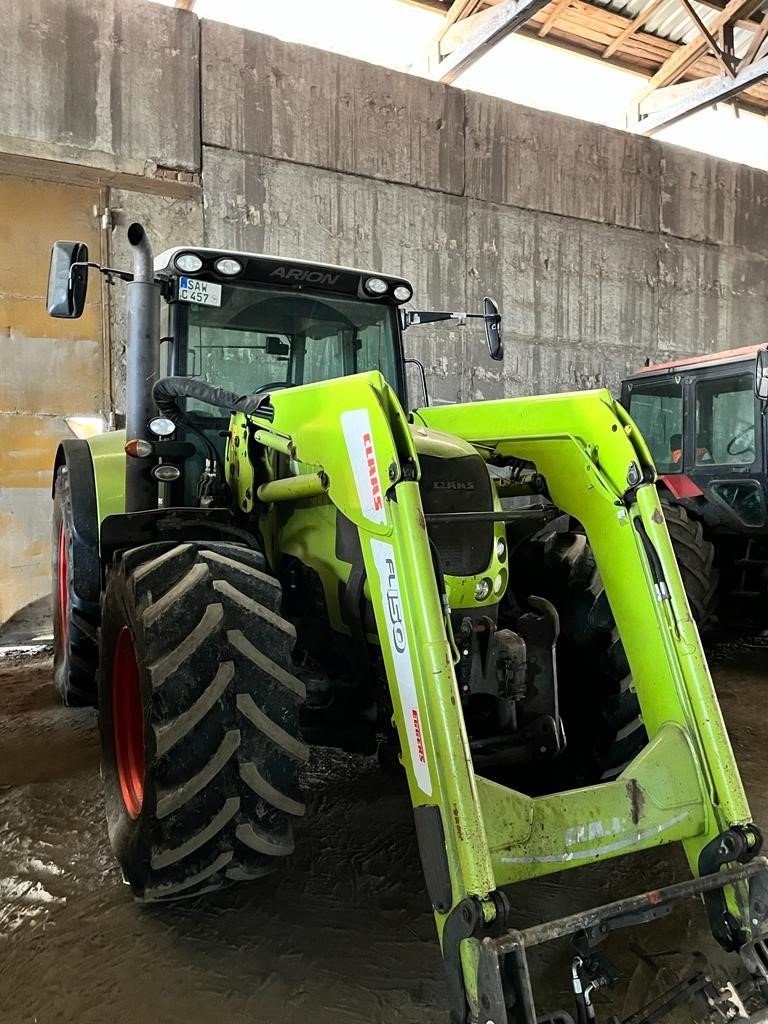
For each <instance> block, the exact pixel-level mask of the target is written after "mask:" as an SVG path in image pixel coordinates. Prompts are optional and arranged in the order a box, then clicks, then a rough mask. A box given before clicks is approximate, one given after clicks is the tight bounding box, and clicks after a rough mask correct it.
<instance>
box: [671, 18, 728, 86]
mask: <svg viewBox="0 0 768 1024" xmlns="http://www.w3.org/2000/svg"><path fill="white" fill-rule="evenodd" d="M680 3H681V4H682V6H683V7H684V8H685V10H686V12H687V14H688V17H689V18H690V19H691V21H692V22H693V24H694V25H695V26H696V28H697V29H698V30H699V32H700V33H701V35H702V36H704V38H705V39H706V40H707V42H708V43H709V46H710V49H711V50H712V52H713V53H714V55H715V57H717V59H718V61H719V62H720V64H721V65H722V68H723V70H724V71H725V73H726V74H727V75H730V76H731V78H735V77H736V72H735V71H734V69H733V65H732V64H731V62H730V60H729V59H728V56H727V54H726V53H725V52H724V48H722V47H721V45H720V43H719V42H718V41H717V39H715V37H714V36H713V35H712V33H711V32H710V31H709V28H708V27H707V25H706V22H704V21H702V19H701V16H700V15H699V12H698V11H697V10H696V8H695V7H694V6H693V4H692V3H691V0H680ZM729 28H731V26H730V25H728V24H724V25H721V26H720V33H721V35H722V38H723V41H725V39H726V34H727V30H728V29H729ZM731 37H732V33H731Z"/></svg>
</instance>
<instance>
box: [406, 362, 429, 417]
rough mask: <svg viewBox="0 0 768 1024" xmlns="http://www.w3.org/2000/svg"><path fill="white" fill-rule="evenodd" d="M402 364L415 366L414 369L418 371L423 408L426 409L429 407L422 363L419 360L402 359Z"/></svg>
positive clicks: (425, 374)
mask: <svg viewBox="0 0 768 1024" xmlns="http://www.w3.org/2000/svg"><path fill="white" fill-rule="evenodd" d="M403 362H404V363H405V364H406V365H407V366H415V367H416V369H417V370H418V371H419V377H420V378H421V387H422V390H423V391H424V407H425V408H428V406H429V389H428V388H427V371H426V370H425V369H424V363H422V361H421V360H420V359H415V358H413V357H411V358H409V359H404V360H403Z"/></svg>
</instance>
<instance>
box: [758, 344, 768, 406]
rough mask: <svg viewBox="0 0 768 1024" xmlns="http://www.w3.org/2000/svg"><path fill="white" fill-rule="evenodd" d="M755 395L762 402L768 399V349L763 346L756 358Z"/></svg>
mask: <svg viewBox="0 0 768 1024" xmlns="http://www.w3.org/2000/svg"><path fill="white" fill-rule="evenodd" d="M755 395H756V396H757V397H758V398H759V399H760V401H761V402H765V401H766V400H768V349H765V348H761V349H760V351H759V352H758V353H757V359H756V360H755Z"/></svg>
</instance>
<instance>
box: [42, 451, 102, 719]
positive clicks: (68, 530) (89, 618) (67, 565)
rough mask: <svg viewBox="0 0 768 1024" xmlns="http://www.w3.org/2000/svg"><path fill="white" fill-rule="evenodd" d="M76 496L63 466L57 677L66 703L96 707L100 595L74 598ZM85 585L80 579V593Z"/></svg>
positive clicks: (57, 498)
mask: <svg viewBox="0 0 768 1024" xmlns="http://www.w3.org/2000/svg"><path fill="white" fill-rule="evenodd" d="M75 572H76V565H75V546H74V520H73V514H72V493H71V488H70V484H69V469H68V467H67V465H66V464H65V465H63V466H59V469H58V471H57V473H56V481H55V483H54V489H53V530H52V536H51V579H52V581H53V678H54V682H55V683H56V689H57V690H58V691H59V694H60V695H61V698H62V700H63V701H64V703H65V704H71V705H75V706H83V705H85V706H87V705H94V704H96V669H97V666H98V660H99V659H98V654H99V648H98V629H99V600H98V593H95V594H94V595H92V597H93V599H92V600H88V599H85V598H83V597H82V596H81V595H79V594H76V593H75V587H74V582H75ZM83 583H87V581H85V580H81V589H82V585H83Z"/></svg>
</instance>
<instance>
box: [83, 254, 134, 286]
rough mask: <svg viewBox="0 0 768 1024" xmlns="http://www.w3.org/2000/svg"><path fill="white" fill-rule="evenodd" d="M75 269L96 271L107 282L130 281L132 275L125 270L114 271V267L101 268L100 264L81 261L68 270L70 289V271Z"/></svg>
mask: <svg viewBox="0 0 768 1024" xmlns="http://www.w3.org/2000/svg"><path fill="white" fill-rule="evenodd" d="M76 267H93V268H94V270H98V272H99V273H100V274H103V275H104V276H105V277H106V278H107V280H112V279H113V278H115V277H119V278H120V280H121V281H132V280H133V274H131V273H129V272H128V271H127V270H116V269H115V268H114V267H102V265H101V264H100V263H93V262H92V261H91V260H83V261H82V262H80V263H73V264H72V265H71V266H70V268H69V286H70V288H71V287H72V271H73V270H74V269H75V268H76Z"/></svg>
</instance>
